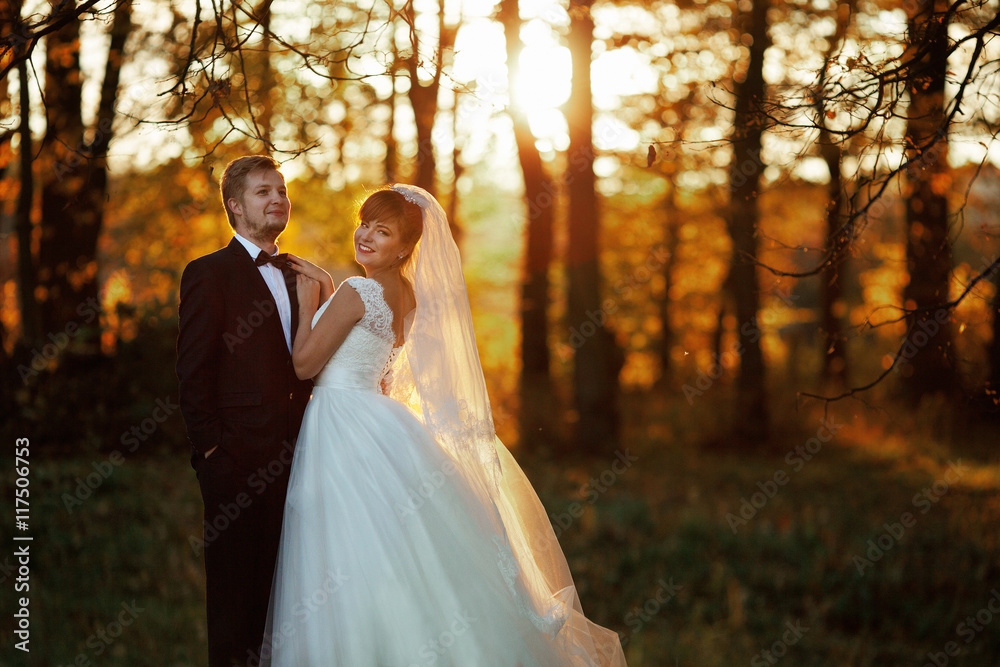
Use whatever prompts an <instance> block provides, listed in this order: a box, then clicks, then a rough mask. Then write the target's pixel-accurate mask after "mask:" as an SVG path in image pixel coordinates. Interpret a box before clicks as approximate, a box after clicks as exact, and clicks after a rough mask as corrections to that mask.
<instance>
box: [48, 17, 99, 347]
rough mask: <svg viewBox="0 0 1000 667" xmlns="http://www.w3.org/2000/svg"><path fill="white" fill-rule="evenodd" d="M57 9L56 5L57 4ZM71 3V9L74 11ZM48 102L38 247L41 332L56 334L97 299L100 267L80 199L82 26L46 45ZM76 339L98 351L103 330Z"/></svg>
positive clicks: (67, 29)
mask: <svg viewBox="0 0 1000 667" xmlns="http://www.w3.org/2000/svg"><path fill="white" fill-rule="evenodd" d="M53 4H55V3H53ZM74 7H75V3H73V2H71V3H69V4H68V5H67V6H66V8H65V9H66V10H68V11H72V10H73V9H74ZM46 47H47V48H46V53H47V55H46V60H45V101H46V106H47V114H46V115H47V119H48V126H47V127H46V131H45V138H44V146H43V151H44V155H45V157H44V158H43V160H42V161H41V163H40V164H41V165H42V169H40V173H41V175H42V184H41V186H42V217H41V238H40V240H39V246H38V286H39V288H40V292H41V294H40V297H41V298H40V301H41V315H42V328H43V330H44V331H48V332H50V333H53V334H56V333H58V332H62V331H63V330H64V328H65V327H66V325H67V324H68V323H69V322H74V321H76V319H77V318H78V317H79V316H78V314H77V306H78V305H79V304H85V305H84V307H86V304H87V302H88V300H90V299H93V300H94V301H93V302H91V303H90V304H89V305H91V306H93V304H94V303H96V299H97V282H96V277H97V264H96V261H95V257H94V253H93V252H91V251H89V250H88V248H90V247H91V246H93V244H94V242H93V241H92V239H95V240H96V238H97V232H98V230H97V229H95V228H94V226H93V225H94V222H95V220H94V219H93V217H92V216H88V215H86V212H85V211H83V206H82V205H81V204H82V202H80V195H81V193H82V192H83V191H84V190H85V189H86V169H85V162H86V154H85V150H86V147H85V144H84V138H83V131H84V128H83V119H82V117H81V114H80V103H81V84H82V73H81V71H80V23H79V22H78V21H70V22H69V23H67V24H66V25H65V26H63V27H62V28H60V29H59V30H57V31H55V32H53V33H52V34H50V35H49V36H48V38H47V44H46ZM86 324H87V325H90V326H88V327H86V328H85V329H84V330H83V331H81V332H80V333H79V334H78V335H77V336H76V338H75V340H76V341H77V342H79V343H81V347H82V348H83V349H88V351H93V350H94V349H95V346H96V343H97V340H98V337H99V336H98V334H99V327H98V326H96V325H97V323H96V322H94V321H93V320H92V321H90V322H87V323H86Z"/></svg>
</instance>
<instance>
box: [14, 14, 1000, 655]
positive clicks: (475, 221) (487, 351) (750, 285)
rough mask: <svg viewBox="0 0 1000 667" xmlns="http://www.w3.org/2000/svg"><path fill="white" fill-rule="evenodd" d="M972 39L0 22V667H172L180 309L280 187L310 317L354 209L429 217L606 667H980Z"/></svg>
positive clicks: (982, 562) (999, 57) (984, 572)
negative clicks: (185, 289)
mask: <svg viewBox="0 0 1000 667" xmlns="http://www.w3.org/2000/svg"><path fill="white" fill-rule="evenodd" d="M998 9H1000V6H998V3H997V2H996V1H982V0H980V1H972V2H965V1H955V2H943V1H936V2H935V1H925V0H904V1H903V2H888V1H883V0H871V1H862V0H851V1H849V2H841V3H837V2H832V1H830V0H797V1H794V2H784V3H779V2H769V1H767V0H739V1H738V2H730V1H728V0H725V1H722V2H706V1H704V0H701V1H698V0H677V1H676V2H660V1H658V0H649V1H645V2H640V1H628V0H593V1H590V0H492V1H491V0H410V1H407V2H403V0H378V1H374V2H350V1H347V2H330V1H321V2H309V3H306V2H295V1H292V0H256V1H255V2H241V1H235V2H233V1H230V0H221V1H220V0H212V2H204V1H203V0H183V1H176V2H167V1H165V0H50V1H48V2H46V1H44V0H27V1H23V2H22V1H19V0H13V1H12V2H7V3H4V4H3V6H2V7H0V192H2V198H0V258H2V261H0V299H2V301H0V341H2V345H0V364H2V368H0V371H2V374H3V381H2V385H0V400H2V403H0V404H2V405H3V413H4V417H3V423H2V426H0V430H2V433H3V442H4V443H5V444H4V446H3V447H4V448H3V452H4V454H3V456H4V462H5V466H4V474H3V477H2V479H0V487H2V489H0V490H2V492H3V499H4V506H5V507H8V506H9V507H10V508H11V514H14V515H15V516H14V517H10V516H8V518H5V519H4V521H3V523H2V528H0V534H2V535H3V537H4V540H3V541H4V543H5V544H9V545H17V544H19V542H15V541H14V540H13V539H12V538H13V537H15V536H21V537H23V536H26V535H28V536H31V537H32V541H31V545H32V547H31V549H32V556H31V561H30V591H29V592H30V610H31V624H30V632H31V634H30V637H31V642H30V649H31V652H30V653H24V652H22V651H20V650H18V648H17V647H16V643H17V642H19V641H23V639H24V637H23V636H20V637H19V636H18V635H17V634H16V633H15V630H17V625H16V622H15V621H14V620H12V619H13V614H14V613H15V611H16V608H15V604H16V599H17V598H18V597H19V596H20V594H17V595H6V594H5V595H4V603H3V605H4V618H5V619H6V620H5V621H4V623H3V627H2V628H0V631H2V632H0V639H2V646H0V662H2V663H4V664H38V665H63V664H66V665H69V664H73V665H84V664H123V665H139V664H155V665H162V664H170V665H185V664H202V663H203V661H204V659H205V658H204V656H205V651H206V636H205V621H204V607H203V604H204V602H203V600H204V598H203V596H204V584H203V569H202V561H201V552H200V547H199V539H200V537H201V535H202V523H201V500H200V497H199V494H198V489H197V483H196V480H195V477H194V474H193V471H192V470H191V469H190V466H189V464H188V446H187V444H186V441H185V435H184V424H183V419H182V417H181V415H180V411H179V409H178V407H177V381H176V377H175V375H174V370H173V367H174V361H175V351H174V346H175V342H176V329H177V318H176V311H177V287H178V282H179V277H180V274H181V271H182V270H183V268H184V266H185V264H186V263H187V262H188V261H190V260H191V259H193V258H195V257H197V256H200V255H202V254H205V253H207V252H210V251H212V250H215V249H216V248H218V247H221V246H222V245H224V244H226V243H227V242H228V240H229V238H230V234H231V232H230V229H229V228H228V226H227V224H226V222H225V217H224V214H223V212H222V208H221V202H220V198H219V195H218V177H219V175H220V174H221V172H222V170H223V169H224V166H225V164H226V163H227V162H228V161H229V160H231V159H233V158H234V157H236V156H239V155H243V154H251V153H269V154H271V155H273V156H274V157H275V158H276V159H278V160H279V161H280V162H281V163H282V165H283V166H282V171H283V173H284V174H285V176H286V178H287V179H288V186H289V196H290V199H291V201H292V222H291V224H290V226H289V230H288V232H287V233H286V234H285V235H284V236H282V238H281V249H282V250H283V251H291V252H294V253H296V254H300V255H302V256H305V257H307V258H309V259H311V260H313V261H314V262H316V263H317V264H320V265H321V266H323V267H324V268H326V269H328V270H329V271H330V272H331V273H333V274H334V275H335V277H337V279H338V280H339V279H342V278H343V277H346V276H347V275H350V274H352V273H358V272H359V268H360V267H358V266H357V265H356V264H354V263H353V253H352V250H351V246H350V241H349V235H350V234H351V230H352V229H353V226H354V224H355V222H354V219H355V212H356V208H357V205H358V202H359V201H360V200H361V199H362V198H363V197H364V195H365V193H366V192H367V191H369V190H370V189H371V188H374V187H378V186H380V185H382V184H383V183H387V182H394V181H401V182H408V183H414V184H417V185H420V186H421V187H424V188H426V189H428V190H430V191H432V192H433V193H435V194H436V196H437V197H438V198H439V199H440V200H441V202H442V204H443V205H444V206H445V208H446V210H447V211H448V213H449V216H450V219H451V221H452V223H453V231H454V233H455V237H456V240H457V241H458V243H459V246H460V248H461V250H462V254H463V261H464V264H465V270H466V276H467V281H468V285H469V293H470V300H471V302H472V306H473V311H474V316H475V324H476V329H477V333H478V339H479V348H480V356H481V359H482V362H483V366H484V369H485V371H486V376H487V382H488V384H489V388H490V392H491V397H492V402H493V410H494V418H495V422H496V424H497V429H498V432H499V434H500V436H501V438H502V439H503V440H504V442H505V443H506V444H507V445H508V446H509V447H510V448H511V450H512V452H513V453H514V454H515V456H516V457H517V458H518V459H519V461H520V462H521V463H522V465H523V466H524V468H525V470H526V472H527V473H528V475H529V477H530V478H531V479H532V482H533V483H534V484H535V486H536V489H537V490H538V492H539V495H540V496H541V498H542V501H543V502H544V504H545V506H546V508H547V510H548V511H549V513H550V518H551V519H552V524H553V528H554V530H555V532H556V534H557V535H559V538H560V541H561V542H562V544H563V547H564V549H565V550H566V553H567V556H568V558H569V560H570V565H571V568H572V570H573V572H574V575H575V577H576V581H577V584H578V586H579V588H580V591H581V595H582V597H583V605H584V609H585V610H586V611H587V612H588V615H590V616H591V617H592V618H593V619H594V620H596V621H597V622H599V623H601V624H603V625H606V626H608V627H611V628H613V629H615V630H617V631H618V632H619V634H620V635H621V637H622V640H623V644H624V646H625V651H626V655H627V657H628V661H629V664H631V665H675V664H676V665H682V664H697V665H730V664H746V663H748V662H749V663H750V664H751V665H772V664H777V663H778V662H784V663H785V664H794V665H890V664H928V665H937V666H939V667H940V665H945V664H970V665H983V664H996V663H997V662H998V661H1000V618H998V614H1000V576H998V575H1000V545H998V538H997V531H996V525H997V522H998V519H1000V499H998V495H997V492H998V487H1000V458H998V455H997V440H998V438H997V436H998V429H997V425H998V419H1000V407H998V405H1000V394H998V391H1000V317H998V315H1000V289H998V286H1000V271H998V270H997V267H998V261H1000V260H998V258H1000V242H998V240H997V234H998V232H1000V229H998V225H1000V223H998V221H997V218H996V212H997V211H998V210H1000V170H998V167H1000V149H998V147H997V145H996V134H997V128H998V122H1000V77H998V76H997V74H998V68H1000V43H998V41H997V39H996V37H997V31H998V27H1000V16H998ZM19 438H27V440H28V442H27V444H25V443H24V442H23V441H19V440H18V439H19ZM25 449H26V450H27V451H25ZM19 450H20V451H19ZM25 454H27V456H25ZM19 457H20V458H19ZM7 462H9V465H7ZM24 479H26V480H27V482H25V481H19V480H24ZM19 488H28V489H29V490H30V510H29V509H28V508H27V507H26V506H24V505H23V504H18V503H17V502H16V498H15V494H16V493H17V489H19ZM19 512H20V513H19ZM15 519H16V520H15ZM22 519H23V520H26V523H25V525H24V527H23V528H22V527H21V525H20V524H18V523H17V521H20V520H22ZM14 553H15V551H14V547H11V548H8V549H5V552H4V553H3V554H2V555H0V584H2V585H3V586H4V588H5V589H7V588H8V587H9V590H11V591H14V590H17V589H16V588H15V586H16V585H17V583H18V577H19V576H20V574H19V571H18V564H17V559H16V557H15V556H14ZM8 612H9V614H8Z"/></svg>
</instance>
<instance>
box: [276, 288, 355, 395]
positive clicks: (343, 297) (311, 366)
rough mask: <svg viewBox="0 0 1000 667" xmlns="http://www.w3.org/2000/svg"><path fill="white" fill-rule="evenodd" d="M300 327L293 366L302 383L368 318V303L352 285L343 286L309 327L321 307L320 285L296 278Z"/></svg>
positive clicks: (293, 356)
mask: <svg viewBox="0 0 1000 667" xmlns="http://www.w3.org/2000/svg"><path fill="white" fill-rule="evenodd" d="M295 287H296V292H297V295H298V298H299V327H298V330H297V331H296V333H295V341H294V342H293V343H292V365H293V366H294V368H295V375H296V376H298V378H299V379H300V380H305V379H306V378H311V377H313V376H315V375H316V374H317V373H319V372H320V371H321V370H323V366H324V365H326V362H327V361H329V360H330V357H332V356H333V353H334V352H336V351H337V348H339V347H340V345H341V343H343V342H344V339H345V338H347V334H349V333H350V332H351V329H352V328H354V325H355V324H357V322H358V320H360V319H361V318H362V317H364V315H365V304H364V302H363V301H362V300H361V297H360V296H359V295H358V293H357V291H356V290H355V289H354V288H353V287H351V286H350V285H346V284H345V285H341V288H340V289H339V290H337V291H336V292H335V293H334V295H333V301H331V302H330V305H329V306H327V309H326V312H324V313H323V314H322V315H321V316H320V318H319V321H318V322H316V326H315V327H310V326H309V324H310V323H311V322H312V319H313V316H314V315H315V314H316V309H317V306H318V305H319V303H318V302H319V298H318V297H319V294H320V291H321V290H320V285H319V283H318V282H317V281H315V280H313V279H312V278H308V277H306V276H303V275H301V274H300V275H298V276H296V283H295Z"/></svg>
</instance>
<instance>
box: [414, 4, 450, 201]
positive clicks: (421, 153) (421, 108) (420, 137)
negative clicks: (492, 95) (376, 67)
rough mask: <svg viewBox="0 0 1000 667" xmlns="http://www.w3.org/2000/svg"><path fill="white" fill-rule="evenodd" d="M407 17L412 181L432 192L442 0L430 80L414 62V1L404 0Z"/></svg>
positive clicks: (416, 44)
mask: <svg viewBox="0 0 1000 667" xmlns="http://www.w3.org/2000/svg"><path fill="white" fill-rule="evenodd" d="M404 11H405V12H406V21H407V23H408V24H409V26H410V45H411V48H412V52H411V53H410V57H409V58H408V59H407V61H406V67H407V71H408V72H409V75H410V92H409V97H410V105H411V106H412V107H413V118H414V122H415V124H416V126H417V157H416V168H415V173H414V176H413V183H414V185H417V186H419V187H421V188H423V189H424V190H427V191H428V192H430V193H431V194H434V192H435V174H436V171H437V170H436V164H435V158H434V143H433V140H432V136H431V135H432V134H433V131H434V119H435V117H436V116H437V108H438V107H437V99H438V90H439V88H440V83H441V69H442V65H443V57H444V54H443V52H444V48H443V47H444V42H445V29H444V28H445V26H444V0H439V2H438V15H439V23H438V25H439V29H440V32H439V36H440V39H439V45H438V46H439V48H438V51H437V54H436V57H435V59H434V73H433V76H432V78H431V81H430V83H428V84H426V85H424V84H421V83H420V77H419V75H418V68H417V65H418V64H419V63H420V60H421V58H420V48H419V47H420V41H419V38H418V37H417V29H416V10H415V9H414V8H413V3H412V2H408V3H406V8H405V10H404Z"/></svg>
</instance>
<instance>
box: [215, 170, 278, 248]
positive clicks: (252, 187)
mask: <svg viewBox="0 0 1000 667" xmlns="http://www.w3.org/2000/svg"><path fill="white" fill-rule="evenodd" d="M228 204H229V207H230V209H231V210H232V211H233V213H234V216H235V218H236V231H237V232H239V233H240V234H241V235H242V236H244V237H246V238H248V239H250V240H251V241H264V242H267V243H274V241H275V240H277V238H278V236H279V235H280V234H281V232H283V231H285V227H286V226H288V215H289V213H290V212H291V210H292V203H291V202H290V201H289V200H288V191H287V190H286V189H285V179H284V178H283V177H282V175H281V174H279V173H278V172H277V171H275V170H273V169H258V170H257V171H253V172H250V173H249V174H247V182H246V188H245V189H244V190H243V195H242V196H241V197H239V198H233V199H230V200H229V202H228Z"/></svg>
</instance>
